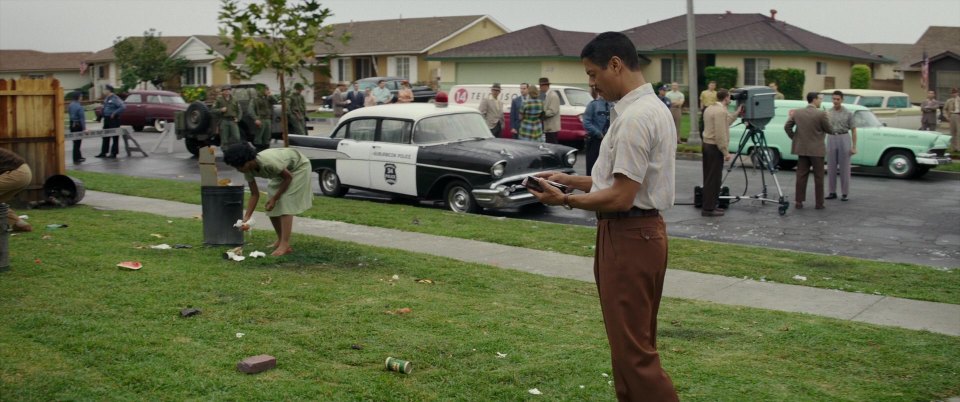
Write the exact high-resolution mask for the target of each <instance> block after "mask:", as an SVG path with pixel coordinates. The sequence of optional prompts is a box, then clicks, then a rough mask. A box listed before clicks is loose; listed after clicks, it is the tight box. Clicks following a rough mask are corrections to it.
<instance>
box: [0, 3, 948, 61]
mask: <svg viewBox="0 0 960 402" xmlns="http://www.w3.org/2000/svg"><path fill="white" fill-rule="evenodd" d="M323 5H324V6H325V7H329V8H330V9H331V10H332V11H333V13H334V17H333V18H332V19H331V20H330V21H329V22H331V23H336V22H349V21H351V20H354V21H361V20H376V19H388V18H398V17H401V16H402V17H403V18H415V17H432V16H448V15H472V14H488V15H491V16H492V17H493V18H495V19H496V20H497V21H499V22H500V23H502V24H504V25H505V26H506V27H507V28H509V29H510V30H511V31H515V30H518V29H522V28H526V27H529V26H532V25H536V24H546V25H550V26H552V27H554V28H557V29H563V30H572V31H586V32H602V31H608V30H614V31H620V30H624V29H627V28H631V27H634V26H638V25H643V24H647V23H650V22H655V21H659V20H663V19H666V18H671V17H674V16H677V15H680V14H684V13H686V1H685V0H657V1H654V0H328V1H323ZM219 8H220V1H219V0H0V49H33V50H40V51H47V52H70V51H97V50H100V49H103V48H106V47H109V46H111V45H112V44H113V40H114V38H116V37H118V36H124V37H126V36H133V35H140V34H142V33H143V31H145V30H146V29H148V28H156V29H157V30H158V31H160V32H161V33H162V34H163V35H165V36H177V35H191V34H215V33H216V32H217V12H218V10H219ZM694 8H695V11H696V12H697V13H723V12H725V11H728V10H729V11H731V12H734V13H760V14H769V11H770V9H771V8H773V9H776V10H777V11H778V14H777V19H780V20H784V21H786V22H788V23H790V24H793V25H796V26H799V27H801V28H804V29H807V30H810V31H813V32H816V33H818V34H821V35H824V36H828V37H832V38H834V39H837V40H839V41H842V42H847V43H860V42H883V43H913V42H915V41H916V40H917V38H919V37H920V35H921V34H923V32H924V30H926V29H927V27H928V26H931V25H942V26H960V1H958V0H868V1H864V0H695V2H694ZM384 40H389V38H384Z"/></svg>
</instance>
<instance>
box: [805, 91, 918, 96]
mask: <svg viewBox="0 0 960 402" xmlns="http://www.w3.org/2000/svg"><path fill="white" fill-rule="evenodd" d="M837 90H838V89H824V90H823V91H820V93H822V94H825V93H832V92H833V91H837ZM839 91H840V92H843V94H844V95H857V96H907V94H905V93H903V92H897V91H883V90H880V89H839Z"/></svg>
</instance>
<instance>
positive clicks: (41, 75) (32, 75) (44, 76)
mask: <svg viewBox="0 0 960 402" xmlns="http://www.w3.org/2000/svg"><path fill="white" fill-rule="evenodd" d="M27 77H28V78H33V79H35V80H39V79H43V78H47V75H46V74H28V75H27Z"/></svg>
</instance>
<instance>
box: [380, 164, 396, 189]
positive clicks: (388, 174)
mask: <svg viewBox="0 0 960 402" xmlns="http://www.w3.org/2000/svg"><path fill="white" fill-rule="evenodd" d="M383 179H384V180H386V181H387V184H389V185H391V186H392V185H394V184H395V183H396V182H397V165H394V164H392V163H384V164H383Z"/></svg>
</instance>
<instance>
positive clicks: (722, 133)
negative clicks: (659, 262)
mask: <svg viewBox="0 0 960 402" xmlns="http://www.w3.org/2000/svg"><path fill="white" fill-rule="evenodd" d="M716 96H717V103H714V104H713V105H711V106H709V107H707V108H706V110H704V112H703V211H700V216H723V209H721V208H717V197H718V196H719V195H720V178H721V176H722V174H723V162H724V161H729V160H730V152H729V150H728V147H729V145H730V124H731V123H733V121H734V120H736V119H737V116H738V115H740V112H742V111H743V105H740V107H738V108H737V110H736V111H734V112H732V113H727V106H728V105H730V92H729V91H728V90H727V89H726V88H720V90H719V91H717V95H716Z"/></svg>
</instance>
